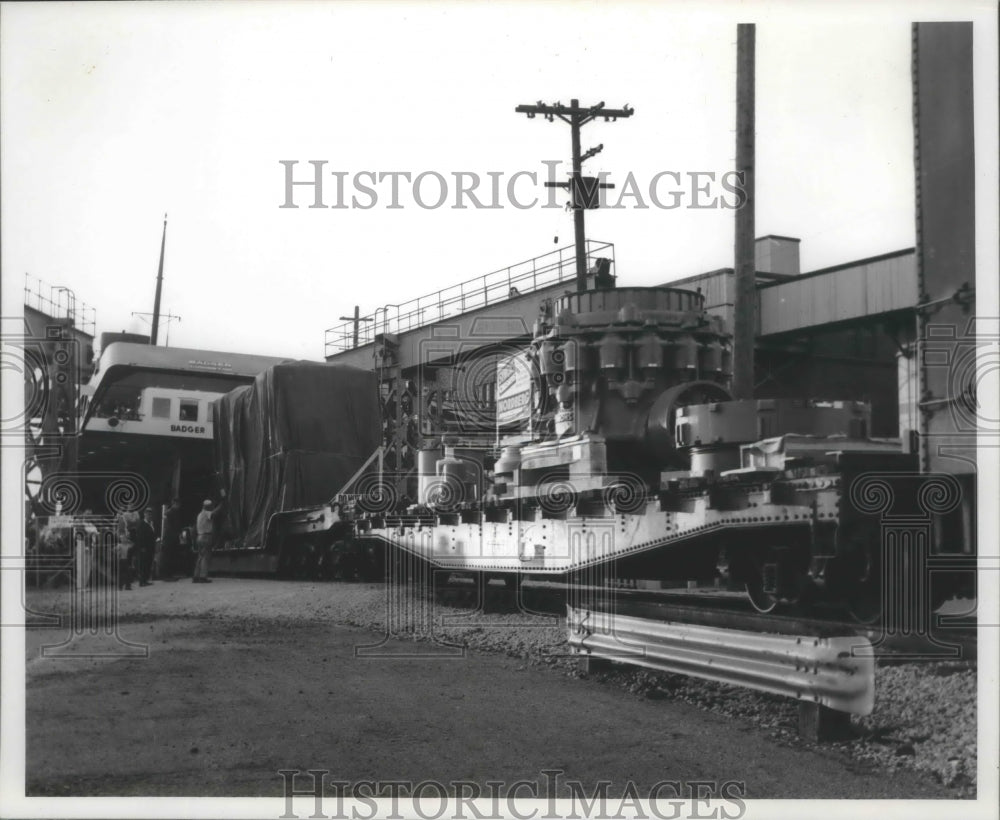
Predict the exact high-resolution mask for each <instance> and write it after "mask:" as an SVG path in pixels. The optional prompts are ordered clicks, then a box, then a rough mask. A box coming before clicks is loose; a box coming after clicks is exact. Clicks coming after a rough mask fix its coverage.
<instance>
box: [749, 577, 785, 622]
mask: <svg viewBox="0 0 1000 820" xmlns="http://www.w3.org/2000/svg"><path fill="white" fill-rule="evenodd" d="M745 588H746V593H747V597H748V598H749V599H750V605H751V606H752V607H753V608H754V609H756V610H757V611H758V612H761V613H763V614H765V615H766V614H767V613H768V612H774V610H775V609H777V608H778V603H779V601H778V599H777V598H775V597H774V595H772V594H771V593H770V592H765V591H764V583H763V581H762V580H761V579H760V578H758V579H756V580H753V581H747V583H746V587H745Z"/></svg>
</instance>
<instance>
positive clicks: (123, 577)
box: [115, 491, 225, 590]
mask: <svg viewBox="0 0 1000 820" xmlns="http://www.w3.org/2000/svg"><path fill="white" fill-rule="evenodd" d="M222 499H223V500H222V501H221V502H220V503H219V504H214V503H213V502H212V500H211V499H206V500H205V502H204V503H203V504H202V509H201V512H199V513H198V517H197V519H196V521H195V526H194V529H195V548H196V556H197V557H196V559H195V564H194V572H193V577H192V579H191V580H192V581H193V582H194V583H196V584H210V583H212V581H211V579H210V578H209V577H208V562H209V556H210V555H211V554H212V549H213V547H214V546H215V539H216V532H217V529H218V526H217V525H218V519H217V516H218V514H219V513H220V512H221V510H222V509H223V507H224V505H225V491H222ZM181 524H182V521H181V504H180V499H177V498H175V499H174V500H173V501H172V502H171V504H170V506H169V507H167V508H166V509H165V510H164V513H163V526H162V532H160V534H159V537H157V527H156V524H155V521H154V519H153V509H152V508H151V507H148V508H147V509H146V510H145V512H144V513H143V514H142V515H141V516H140V515H139V512H138V510H129V511H126V512H122V513H120V514H119V515H118V517H117V521H116V535H117V539H116V548H115V557H116V559H117V565H118V566H117V569H118V579H117V583H118V589H120V590H130V589H132V583H133V581H135V580H137V581H138V583H139V586H140V587H147V586H150V585H151V584H152V583H153V579H154V578H155V579H157V580H161V581H177V580H178V579H179V578H180V576H181V575H182V574H184V569H185V566H184V564H185V561H184V548H185V547H188V548H190V530H189V529H188V528H182V527H181Z"/></svg>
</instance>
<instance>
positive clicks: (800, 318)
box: [758, 254, 917, 336]
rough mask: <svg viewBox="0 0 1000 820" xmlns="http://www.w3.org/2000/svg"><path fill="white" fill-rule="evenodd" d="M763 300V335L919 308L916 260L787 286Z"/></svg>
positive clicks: (761, 297) (844, 271)
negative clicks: (915, 306) (914, 307)
mask: <svg viewBox="0 0 1000 820" xmlns="http://www.w3.org/2000/svg"><path fill="white" fill-rule="evenodd" d="M758 296H759V300H760V334H761V335H763V336H766V335H769V334H771V333H784V332H786V331H789V330H798V329H799V328H803V327H813V326H816V325H824V324H829V323H830V322H842V321H845V320H847V319H858V318H862V317H864V316H874V315H876V314H879V313H887V312H889V311H892V310H901V309H904V308H910V307H913V306H914V305H916V304H917V274H916V265H915V262H914V256H913V254H907V255H906V256H896V257H892V258H890V259H882V260H878V261H875V262H870V263H868V264H863V265H858V266H856V267H850V268H843V269H841V270H836V271H831V272H830V273H825V274H823V275H821V276H810V277H806V278H804V279H800V280H796V281H792V282H783V283H782V284H780V285H774V286H773V287H768V288H764V289H762V290H760V291H758Z"/></svg>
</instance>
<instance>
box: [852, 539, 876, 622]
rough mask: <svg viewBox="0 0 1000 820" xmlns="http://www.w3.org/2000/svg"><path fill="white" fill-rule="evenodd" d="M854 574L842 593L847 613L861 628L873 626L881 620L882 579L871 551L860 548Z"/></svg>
mask: <svg viewBox="0 0 1000 820" xmlns="http://www.w3.org/2000/svg"><path fill="white" fill-rule="evenodd" d="M857 563H858V564H859V566H857V567H856V569H855V571H854V573H852V574H851V577H850V580H849V581H848V582H847V585H846V589H845V592H844V598H845V603H846V605H847V613H848V615H850V616H851V618H852V619H853V620H854V621H855V622H856V623H859V624H861V625H863V626H874V625H875V624H878V623H879V622H880V621H881V620H882V610H883V600H882V579H881V577H880V576H879V573H878V567H877V563H878V562H877V560H876V559H875V556H874V555H873V554H872V550H871V549H868V548H862V549H861V550H859V554H858V555H857Z"/></svg>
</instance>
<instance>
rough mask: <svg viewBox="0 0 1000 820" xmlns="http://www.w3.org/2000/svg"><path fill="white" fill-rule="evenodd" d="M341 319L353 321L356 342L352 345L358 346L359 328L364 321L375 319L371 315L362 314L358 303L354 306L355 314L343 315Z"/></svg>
mask: <svg viewBox="0 0 1000 820" xmlns="http://www.w3.org/2000/svg"><path fill="white" fill-rule="evenodd" d="M340 320H341V321H342V322H353V323H354V344H353V345H352V347H357V346H358V328H359V327H361V323H362V322H374V321H375V320H374V319H373V318H372V317H371V316H362V315H361V308H360V307H358V306H357V305H355V306H354V315H353V316H341V317H340Z"/></svg>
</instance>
